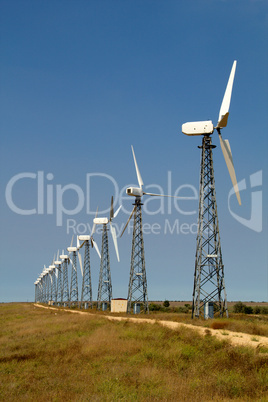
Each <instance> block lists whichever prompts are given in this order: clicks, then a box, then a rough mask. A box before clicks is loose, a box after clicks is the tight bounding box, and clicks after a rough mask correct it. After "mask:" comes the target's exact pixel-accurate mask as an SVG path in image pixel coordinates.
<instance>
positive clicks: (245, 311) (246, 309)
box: [243, 306, 253, 314]
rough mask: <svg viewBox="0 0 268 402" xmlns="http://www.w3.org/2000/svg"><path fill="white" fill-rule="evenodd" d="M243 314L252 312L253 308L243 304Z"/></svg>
mask: <svg viewBox="0 0 268 402" xmlns="http://www.w3.org/2000/svg"><path fill="white" fill-rule="evenodd" d="M243 313H244V314H253V308H252V307H251V306H244V310H243Z"/></svg>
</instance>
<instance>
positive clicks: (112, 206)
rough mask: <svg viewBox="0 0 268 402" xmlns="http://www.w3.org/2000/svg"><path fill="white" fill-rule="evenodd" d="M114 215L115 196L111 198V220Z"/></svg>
mask: <svg viewBox="0 0 268 402" xmlns="http://www.w3.org/2000/svg"><path fill="white" fill-rule="evenodd" d="M113 217H114V197H113V196H112V198H111V208H110V221H111V220H112V219H113Z"/></svg>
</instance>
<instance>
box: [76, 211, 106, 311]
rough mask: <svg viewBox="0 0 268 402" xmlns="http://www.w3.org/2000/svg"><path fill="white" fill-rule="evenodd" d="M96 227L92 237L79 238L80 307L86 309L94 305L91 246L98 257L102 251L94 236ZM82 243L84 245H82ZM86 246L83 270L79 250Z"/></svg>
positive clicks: (83, 236) (81, 236)
mask: <svg viewBox="0 0 268 402" xmlns="http://www.w3.org/2000/svg"><path fill="white" fill-rule="evenodd" d="M97 214H98V210H97V212H96V217H97ZM95 227H96V225H95V224H94V225H93V228H92V231H91V234H90V235H79V236H77V249H78V258H79V263H80V268H81V274H82V290H81V303H80V307H81V308H82V307H84V308H85V309H86V308H88V307H91V308H92V307H93V304H92V283H91V268H90V246H91V247H92V248H93V247H94V248H95V250H96V252H97V254H98V256H99V257H100V258H101V255H100V251H99V248H98V245H97V243H96V242H95V240H94V238H93V234H94V233H95ZM80 241H81V242H82V244H81V245H80ZM83 246H84V249H85V253H84V266H83V268H82V258H81V255H80V253H79V249H81V248H82V247H83Z"/></svg>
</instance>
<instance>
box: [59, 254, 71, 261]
mask: <svg viewBox="0 0 268 402" xmlns="http://www.w3.org/2000/svg"><path fill="white" fill-rule="evenodd" d="M60 258H61V259H62V260H68V258H69V256H68V255H67V254H61V255H60Z"/></svg>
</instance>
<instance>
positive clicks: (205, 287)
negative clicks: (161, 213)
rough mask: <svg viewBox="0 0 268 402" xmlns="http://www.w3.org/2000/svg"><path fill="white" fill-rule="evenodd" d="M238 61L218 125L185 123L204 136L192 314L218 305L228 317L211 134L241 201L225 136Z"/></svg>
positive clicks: (208, 311) (185, 130) (189, 132)
mask: <svg viewBox="0 0 268 402" xmlns="http://www.w3.org/2000/svg"><path fill="white" fill-rule="evenodd" d="M236 64H237V63H236V60H235V61H234V62H233V66H232V69H231V73H230V76H229V80H228V83H227V87H226V90H225V94H224V97H223V101H222V104H221V108H220V113H219V118H218V122H217V125H216V126H215V127H214V125H213V123H212V121H211V120H206V121H196V122H189V123H185V124H183V125H182V132H183V134H186V135H189V136H193V135H201V136H203V140H202V146H201V147H199V148H201V150H202V153H201V169H200V189H199V218H198V234H197V245H196V257H195V274H194V290H193V305H192V317H193V316H196V317H199V315H200V314H203V315H204V316H205V318H207V317H211V316H213V308H214V307H215V306H217V310H218V311H219V313H220V316H222V315H223V313H224V312H225V313H226V315H227V317H228V309H227V297H226V291H225V283H224V269H223V268H224V267H223V262H222V253H221V243H220V234H219V222H218V213H217V203H216V192H215V180H214V169H213V156H212V149H213V148H215V145H212V140H211V135H212V134H213V131H214V130H215V129H216V130H217V132H218V135H219V140H220V145H221V149H222V153H223V156H224V159H225V162H226V165H227V168H228V171H229V174H230V177H231V181H232V184H233V187H234V191H235V194H236V197H237V200H238V203H239V205H241V199H240V194H239V189H238V185H237V180H236V174H235V169H234V163H233V157H232V152H231V147H230V143H229V141H228V140H223V139H222V136H221V129H222V128H224V127H226V126H227V121H228V117H229V107H230V102H231V95H232V88H233V82H234V76H235V70H236Z"/></svg>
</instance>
